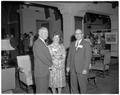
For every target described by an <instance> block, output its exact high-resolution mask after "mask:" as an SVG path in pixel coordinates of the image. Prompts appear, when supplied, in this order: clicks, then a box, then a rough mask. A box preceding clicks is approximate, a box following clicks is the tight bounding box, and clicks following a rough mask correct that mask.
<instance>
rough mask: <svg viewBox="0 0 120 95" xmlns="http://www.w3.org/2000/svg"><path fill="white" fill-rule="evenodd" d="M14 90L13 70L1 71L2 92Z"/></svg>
mask: <svg viewBox="0 0 120 95" xmlns="http://www.w3.org/2000/svg"><path fill="white" fill-rule="evenodd" d="M11 89H15V68H14V67H12V68H5V69H2V92H4V91H7V90H11Z"/></svg>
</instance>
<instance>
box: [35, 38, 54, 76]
mask: <svg viewBox="0 0 120 95" xmlns="http://www.w3.org/2000/svg"><path fill="white" fill-rule="evenodd" d="M33 53H34V76H35V77H41V76H46V75H48V74H49V69H48V68H49V67H50V66H52V58H51V55H50V53H49V50H48V48H47V47H46V45H45V44H44V42H43V41H42V40H41V39H39V38H38V39H37V40H36V41H35V43H34V45H33Z"/></svg>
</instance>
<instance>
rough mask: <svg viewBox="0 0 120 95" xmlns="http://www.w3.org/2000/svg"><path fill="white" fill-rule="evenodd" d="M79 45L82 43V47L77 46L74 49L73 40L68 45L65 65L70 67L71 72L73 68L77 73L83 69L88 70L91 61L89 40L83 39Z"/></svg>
mask: <svg viewBox="0 0 120 95" xmlns="http://www.w3.org/2000/svg"><path fill="white" fill-rule="evenodd" d="M80 45H83V48H78V50H76V47H75V42H72V43H71V45H70V49H69V53H68V58H67V67H70V71H71V72H72V70H73V69H74V68H75V70H76V72H77V73H82V71H83V70H84V69H85V70H88V68H89V64H90V63H91V47H90V44H89V42H87V41H85V40H84V39H83V40H82V41H81V43H80Z"/></svg>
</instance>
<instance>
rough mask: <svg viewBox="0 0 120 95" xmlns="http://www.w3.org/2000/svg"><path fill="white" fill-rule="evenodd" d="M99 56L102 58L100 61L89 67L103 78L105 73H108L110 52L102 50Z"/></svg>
mask: <svg viewBox="0 0 120 95" xmlns="http://www.w3.org/2000/svg"><path fill="white" fill-rule="evenodd" d="M101 54H102V55H103V57H101V58H100V60H97V61H95V62H94V64H92V65H91V69H92V70H97V71H101V72H102V73H101V74H102V75H103V77H105V72H106V71H109V64H110V52H109V50H104V51H101Z"/></svg>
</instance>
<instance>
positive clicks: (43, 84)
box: [35, 75, 49, 94]
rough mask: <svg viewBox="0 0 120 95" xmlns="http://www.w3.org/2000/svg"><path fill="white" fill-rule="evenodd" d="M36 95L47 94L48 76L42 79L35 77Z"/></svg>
mask: <svg viewBox="0 0 120 95" xmlns="http://www.w3.org/2000/svg"><path fill="white" fill-rule="evenodd" d="M35 85H36V93H41V94H42V93H48V87H49V75H47V76H44V77H35Z"/></svg>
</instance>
